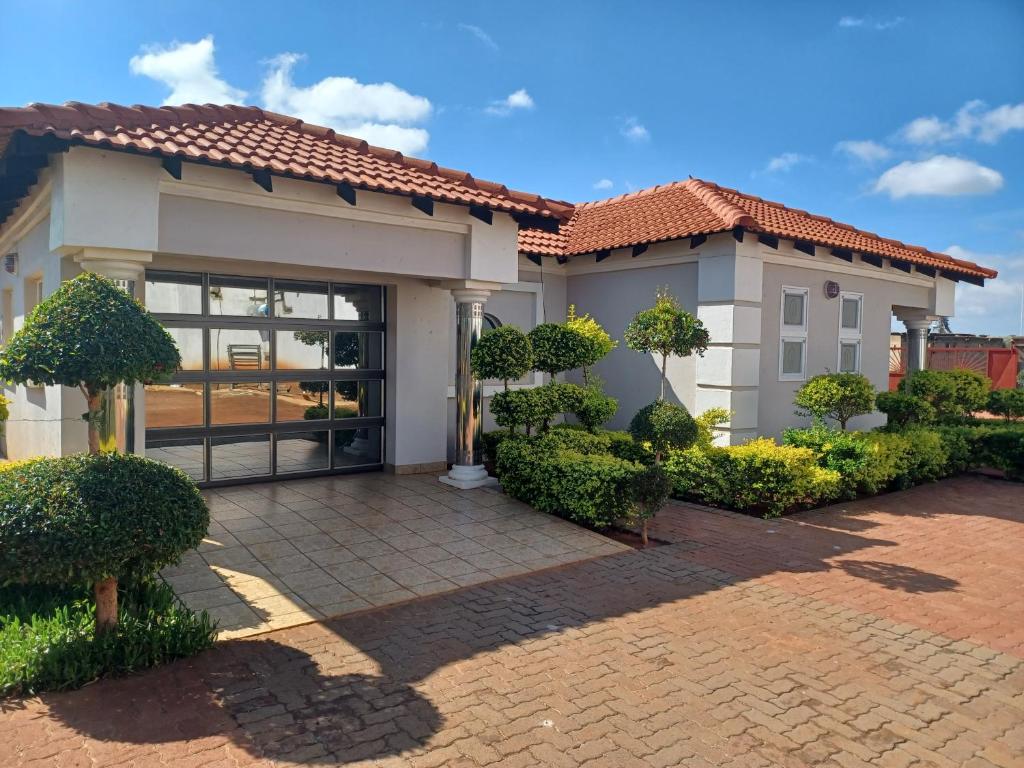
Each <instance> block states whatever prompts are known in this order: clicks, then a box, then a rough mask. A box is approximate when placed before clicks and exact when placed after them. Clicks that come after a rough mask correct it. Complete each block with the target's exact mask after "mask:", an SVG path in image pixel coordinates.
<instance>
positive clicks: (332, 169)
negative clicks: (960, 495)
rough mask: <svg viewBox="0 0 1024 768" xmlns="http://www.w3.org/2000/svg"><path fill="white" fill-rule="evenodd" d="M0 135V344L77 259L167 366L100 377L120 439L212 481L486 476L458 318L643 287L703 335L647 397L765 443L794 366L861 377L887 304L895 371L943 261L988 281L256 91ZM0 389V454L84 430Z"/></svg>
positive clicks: (552, 312)
mask: <svg viewBox="0 0 1024 768" xmlns="http://www.w3.org/2000/svg"><path fill="white" fill-rule="evenodd" d="M0 155H2V157H3V161H2V164H0V255H2V256H4V257H5V258H4V270H3V272H2V273H0V299H2V318H0V319H2V333H3V335H4V338H6V337H7V336H9V334H11V333H12V332H13V331H14V330H15V329H16V328H18V327H19V326H20V324H21V323H22V322H23V320H24V317H25V316H26V314H27V313H28V312H29V311H30V310H31V309H32V307H33V306H34V305H35V304H36V303H38V302H39V301H40V300H41V299H42V298H44V297H45V296H46V295H47V294H49V293H51V292H52V291H53V290H55V289H56V287H57V286H58V285H59V283H60V282H61V281H62V280H66V279H68V278H70V277H72V276H74V275H75V274H76V273H78V272H79V271H80V270H93V271H95V272H98V273H101V274H105V275H107V276H109V277H111V278H114V279H117V280H120V281H122V285H123V286H124V287H125V288H126V289H127V290H129V291H132V292H134V294H135V295H136V296H137V297H138V298H139V299H140V300H141V301H143V302H144V303H145V304H146V305H147V306H148V308H149V309H150V310H151V311H152V312H153V313H154V314H155V315H156V316H157V317H158V318H159V319H160V320H161V322H163V324H164V325H165V326H166V327H167V329H168V330H169V331H170V333H171V334H172V335H173V336H174V338H175V339H176V341H177V342H178V345H179V347H180V348H181V350H182V355H183V367H182V370H181V371H180V372H179V373H177V374H176V375H175V376H174V378H173V379H172V380H171V381H167V382H157V383H153V384H148V385H145V386H137V387H134V388H131V389H129V388H126V387H121V388H119V389H118V390H116V391H112V392H111V393H109V395H108V398H109V402H110V405H111V406H112V408H111V412H116V413H117V414H118V415H117V425H116V426H117V429H118V440H119V445H120V446H121V447H122V449H124V450H133V451H136V452H140V453H141V452H145V453H146V454H147V455H150V456H153V457H156V458H160V459H162V460H166V461H169V462H171V463H175V464H177V465H178V466H181V467H182V468H183V469H185V470H186V471H187V472H189V473H190V474H192V475H193V477H195V478H196V479H197V480H199V481H202V482H206V483H210V484H219V483H229V482H239V481H243V480H252V479H257V478H261V479H265V478H268V477H284V476H288V477H295V476H304V475H310V474H319V473H326V472H341V471H354V470H366V469H380V468H387V469H389V470H391V471H394V472H400V473H404V472H423V471H436V472H443V471H445V469H446V468H447V465H448V463H449V462H454V466H453V467H452V469H451V471H450V473H449V475H448V476H447V477H448V480H449V481H450V482H452V483H453V484H456V485H460V486H462V487H467V486H473V485H475V484H479V483H481V482H484V481H485V478H486V473H485V472H484V470H483V468H482V466H480V465H481V460H480V455H479V438H478V436H479V432H480V430H481V427H482V425H483V422H484V420H485V418H486V413H485V411H486V398H487V397H488V396H489V395H490V394H492V393H493V388H492V387H491V386H489V385H488V384H486V383H481V382H477V381H475V380H474V379H473V377H472V374H471V372H470V370H469V365H468V357H469V351H470V349H471V348H472V346H473V344H474V343H475V341H476V339H477V338H478V336H479V334H480V333H481V330H482V329H483V328H486V327H487V326H493V325H497V324H500V323H514V324H516V325H519V326H521V327H524V328H529V327H532V326H533V325H535V324H537V323H539V322H543V321H545V320H549V321H558V320H561V319H563V318H564V317H565V313H566V309H567V306H568V305H569V304H575V305H576V306H577V307H578V308H579V310H580V311H581V312H590V313H591V314H592V315H593V316H595V317H596V318H597V319H598V320H599V321H600V322H601V323H602V324H604V325H605V326H606V327H607V328H608V329H609V331H610V332H611V333H612V334H613V335H618V336H621V332H622V329H623V328H624V327H625V325H626V323H627V322H628V320H629V319H630V318H631V317H632V315H633V314H634V313H635V312H636V311H637V310H639V309H641V308H643V307H645V306H648V305H649V304H650V303H651V301H652V299H653V296H654V292H655V289H656V288H657V287H658V286H662V285H667V286H669V288H670V289H671V290H672V291H673V292H674V293H675V295H676V296H678V297H679V299H680V300H681V302H682V303H683V305H684V306H685V307H686V308H687V309H688V310H690V311H691V312H693V313H694V314H696V315H697V316H698V317H699V318H700V319H701V320H702V321H703V322H704V323H705V324H706V325H707V326H708V328H709V330H710V333H711V338H712V346H711V348H710V349H709V350H708V351H707V353H706V354H705V355H704V356H703V357H696V358H692V359H686V360H674V361H672V363H671V364H670V370H669V374H670V383H671V394H670V396H671V397H673V398H675V399H676V400H678V401H680V402H682V403H683V404H685V405H686V406H687V407H688V408H689V409H690V410H691V411H695V412H700V411H703V410H704V409H706V408H709V407H712V406H722V407H725V408H728V409H729V410H730V411H731V412H732V419H731V421H730V422H729V423H727V424H725V425H724V426H723V428H722V431H721V435H720V438H719V439H720V440H721V441H723V442H728V443H735V442H740V441H743V440H746V439H748V438H750V437H753V436H755V435H758V434H767V435H777V434H778V433H779V432H780V431H781V430H782V429H783V428H784V427H785V426H787V425H790V424H792V423H794V421H795V417H794V416H793V414H792V410H793V409H792V405H791V403H792V396H793V392H794V391H795V389H796V388H797V387H798V386H799V385H800V383H801V382H802V381H804V380H805V379H807V378H808V377H809V376H811V375H814V374H816V373H820V372H823V371H826V370H855V371H861V372H863V373H864V374H865V375H867V376H868V377H869V378H871V380H872V381H873V382H874V383H875V385H876V386H877V387H879V388H880V389H882V388H885V386H886V382H887V376H888V355H889V328H890V318H891V317H892V315H894V314H895V315H896V316H897V317H898V318H900V319H901V320H902V321H903V322H904V323H905V324H906V326H907V328H908V331H909V333H910V334H911V335H912V343H911V345H910V347H911V357H912V358H913V356H914V354H917V357H916V358H915V359H916V361H917V362H916V363H915V362H913V361H912V364H916V365H920V364H921V361H923V360H924V356H923V351H922V350H923V347H922V346H921V345H923V344H925V343H926V335H927V327H928V324H929V322H930V321H931V320H932V319H933V318H935V317H938V316H949V315H952V314H954V307H953V301H954V286H955V283H956V281H958V280H966V281H969V282H972V283H975V284H981V283H983V282H984V280H986V279H988V278H992V277H995V274H996V273H995V272H994V271H993V270H990V269H986V268H985V267H981V266H978V265H976V264H973V263H970V262H966V261H962V260H957V259H953V258H951V257H949V256H946V255H943V254H939V253H933V252H930V251H928V250H926V249H924V248H919V247H914V246H908V245H904V244H903V243H899V242H896V241H894V240H888V239H885V238H882V237H879V236H877V235H874V234H871V233H868V232H863V231H860V230H857V229H855V228H853V227H850V226H847V225H844V224H839V223H837V222H833V221H831V220H829V219H826V218H823V217H820V216H814V215H812V214H809V213H806V212H804V211H798V210H794V209H790V208H787V207H785V206H783V205H780V204H777V203H771V202H767V201H764V200H760V199H758V198H755V197H751V196H748V195H744V194H742V193H740V192H737V191H735V190H730V189H726V188H723V187H719V186H717V185H715V184H711V183H709V182H705V181H700V180H697V179H689V180H687V181H682V182H677V183H673V184H668V185H665V186H660V187H655V188H653V189H649V190H644V191H641V192H636V193H632V194H629V195H624V196H621V197H617V198H613V199H610V200H603V201H598V202H592V203H584V204H581V205H572V204H570V203H566V202H561V201H557V200H551V199H548V198H545V197H542V196H540V195H536V194H528V193H524V192H517V191H514V190H510V189H508V188H507V187H505V186H503V185H501V184H497V183H493V182H487V181H483V180H480V179H476V178H474V177H473V176H471V175H470V174H468V173H465V172H462V171H454V170H450V169H446V168H441V167H438V166H437V165H436V164H434V163H431V162H428V161H424V160H417V159H413V158H408V157H404V156H403V155H402V154H400V153H398V152H395V151H392V150H386V149H380V148H376V147H371V146H369V145H367V144H366V142H364V141H360V140H358V139H353V138H349V137H345V136H341V135H338V134H335V133H334V132H333V131H331V130H329V129H326V128H321V127H318V126H313V125H308V124H305V123H303V122H302V121H300V120H298V119H295V118H291V117H286V116H283V115H278V114H273V113H269V112H265V111H263V110H260V109H257V108H253V107H235V106H213V105H205V106H196V105H186V106H181V107H160V108H152V107H139V106H136V107H122V106H117V105H111V104H101V105H96V106H93V105H86V104H79V103H69V104H67V105H64V106H51V105H41V104H34V105H31V106H29V107H26V108H10V109H0ZM915 350H916V352H915ZM597 373H598V374H599V375H600V376H601V377H602V378H603V379H604V381H605V384H606V388H607V390H608V392H609V393H610V394H612V395H614V396H616V397H618V398H619V400H620V411H619V416H618V418H617V420H616V422H615V425H617V426H621V425H622V424H624V423H625V422H626V421H627V420H628V418H629V416H630V414H632V413H633V412H634V411H635V410H637V408H639V407H640V406H642V405H644V404H646V402H648V401H649V400H650V399H652V397H653V396H654V393H655V392H656V385H655V380H656V375H657V373H656V370H655V366H654V363H653V361H652V360H650V359H644V358H642V357H640V356H639V355H637V354H636V353H634V352H631V351H629V350H627V349H625V348H623V347H621V346H620V348H619V349H617V350H616V351H615V352H614V353H613V354H612V355H610V356H609V357H608V358H607V359H606V360H604V361H602V363H601V364H600V366H599V367H598V370H597ZM538 383H540V378H539V377H531V378H529V379H527V380H524V381H522V382H519V383H518V384H517V385H516V386H533V385H536V384H538ZM8 395H9V396H11V397H12V398H13V401H14V402H13V403H12V405H11V417H10V421H9V422H8V425H7V435H6V442H7V452H8V455H9V456H11V457H12V458H19V457H23V456H29V455H38V454H64V453H70V452H74V451H80V450H83V449H84V448H85V447H86V430H85V425H84V423H83V422H82V420H81V414H82V412H83V411H84V403H83V401H82V396H81V394H80V393H79V392H78V391H76V390H73V389H68V388H61V387H43V386H39V387H32V386H30V387H18V388H17V389H16V390H12V389H11V388H8ZM872 423H877V419H876V418H874V417H862V425H870V424H872Z"/></svg>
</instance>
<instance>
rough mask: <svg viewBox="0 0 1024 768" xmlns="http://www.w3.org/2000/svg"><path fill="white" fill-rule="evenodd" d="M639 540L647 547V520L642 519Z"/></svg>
mask: <svg viewBox="0 0 1024 768" xmlns="http://www.w3.org/2000/svg"><path fill="white" fill-rule="evenodd" d="M640 540H641V541H642V542H643V543H644V546H645V547H646V546H647V518H646V517H645V518H644V522H643V524H642V525H641V526H640Z"/></svg>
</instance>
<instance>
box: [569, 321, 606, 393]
mask: <svg viewBox="0 0 1024 768" xmlns="http://www.w3.org/2000/svg"><path fill="white" fill-rule="evenodd" d="M565 327H566V328H568V329H569V330H572V331H576V332H577V333H579V334H580V335H582V336H583V337H584V338H585V339H586V340H587V344H588V347H589V351H588V352H587V354H586V356H585V359H584V360H583V362H582V364H581V365H580V367H581V368H582V369H583V385H584V386H590V383H591V381H590V368H591V366H593V365H596V364H597V362H598V361H599V360H601V359H602V358H603V357H604V356H605V355H607V354H608V353H609V352H611V351H612V350H613V349H615V348H616V347H617V346H619V342H617V341H615V340H614V339H613V338H612V337H611V336H609V335H608V331H606V330H605V329H604V328H602V327H601V324H600V323H598V322H597V320H595V319H594V318H592V317H591V316H590V315H589V314H583V315H577V314H576V305H575V304H570V305H569V313H568V315H566V318H565Z"/></svg>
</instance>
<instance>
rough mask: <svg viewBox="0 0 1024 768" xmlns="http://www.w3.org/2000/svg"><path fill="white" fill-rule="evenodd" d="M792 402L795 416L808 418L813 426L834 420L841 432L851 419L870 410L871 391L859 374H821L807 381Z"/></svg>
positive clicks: (873, 395)
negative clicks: (827, 420) (795, 410)
mask: <svg viewBox="0 0 1024 768" xmlns="http://www.w3.org/2000/svg"><path fill="white" fill-rule="evenodd" d="M793 402H794V403H795V404H796V406H797V413H798V414H799V415H801V416H812V417H813V418H814V420H815V421H816V422H820V421H822V420H823V419H825V418H826V417H827V418H830V419H834V420H835V421H838V422H839V428H840V429H844V430H845V429H846V424H847V422H848V421H849V420H850V419H852V418H853V417H854V416H859V415H860V414H862V413H871V411H872V410H873V409H874V405H875V388H874V386H872V384H871V382H870V381H869V380H868V378H867V376H862V375H861V374H859V373H825V374H821V375H820V376H813V377H811V378H810V379H809V380H808V381H807V383H805V384H804V385H803V386H802V387H800V389H798V390H797V393H796V397H795V398H794V400H793Z"/></svg>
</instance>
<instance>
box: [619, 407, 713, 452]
mask: <svg viewBox="0 0 1024 768" xmlns="http://www.w3.org/2000/svg"><path fill="white" fill-rule="evenodd" d="M629 433H630V434H631V435H632V436H633V439H634V440H639V441H640V442H645V443H650V444H651V449H652V450H653V451H654V456H655V461H661V457H662V456H663V455H664V454H665V453H667V452H668V451H670V450H681V449H683V448H687V447H689V446H691V445H693V444H694V443H695V442H696V440H697V436H698V430H697V423H696V422H695V421H694V420H693V417H692V416H691V415H690V412H689V411H687V410H686V408H685V407H684V406H682V405H675V404H673V403H667V402H665V401H664V400H655V401H654V402H653V403H651V404H650V405H646V406H644V407H643V408H641V409H640V410H639V411H637V413H636V415H635V416H634V417H633V419H632V421H630V422H629Z"/></svg>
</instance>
